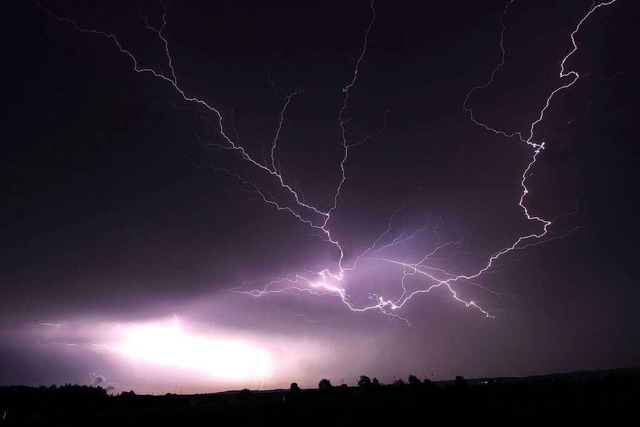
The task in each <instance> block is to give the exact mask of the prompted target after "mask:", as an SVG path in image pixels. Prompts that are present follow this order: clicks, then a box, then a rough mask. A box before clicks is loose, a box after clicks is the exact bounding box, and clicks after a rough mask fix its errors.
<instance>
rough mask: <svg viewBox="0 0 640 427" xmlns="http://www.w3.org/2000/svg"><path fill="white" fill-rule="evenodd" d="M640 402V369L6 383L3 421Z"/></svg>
mask: <svg viewBox="0 0 640 427" xmlns="http://www.w3.org/2000/svg"><path fill="white" fill-rule="evenodd" d="M638 402H640V369H625V370H614V371H597V372H575V373H569V374H556V375H547V376H539V377H528V378H495V379H476V380H469V381H467V380H464V379H463V378H462V377H458V378H457V379H456V381H449V382H437V383H433V382H431V381H429V380H424V381H420V380H417V378H415V377H413V378H410V379H409V381H407V382H404V381H403V380H399V381H396V383H394V384H391V385H375V384H368V385H365V386H358V387H349V386H346V385H342V386H338V387H329V388H324V389H320V388H319V389H317V390H299V391H298V392H293V391H290V390H271V391H250V390H247V389H244V390H241V391H236V392H226V393H215V394H196V395H175V394H166V395H164V396H148V395H136V394H135V393H134V392H124V393H120V394H118V395H114V396H110V395H108V394H107V391H106V390H104V389H102V388H101V387H89V386H79V385H66V386H58V387H56V386H51V387H44V386H42V387H25V386H4V387H0V415H3V418H2V422H1V423H2V424H3V425H27V424H29V425H33V424H44V423H47V424H55V425H58V424H60V425H61V424H68V423H70V422H73V421H76V422H83V423H86V422H91V423H93V424H95V423H99V424H103V423H104V424H107V423H109V424H112V425H114V424H115V425H118V426H120V425H142V424H144V425H148V423H150V422H151V423H154V424H157V423H160V424H162V425H164V424H174V425H205V424H206V425H234V426H238V425H247V426H253V425H260V426H271V425H329V424H330V425H338V426H343V425H344V426H346V425H364V424H368V423H374V424H376V425H380V424H392V425H400V424H412V425H424V424H433V423H441V422H447V423H449V422H460V421H469V422H480V423H481V424H485V423H491V424H496V423H499V424H503V423H504V424H506V423H509V424H514V423H515V424H523V423H525V424H526V423H530V422H531V421H540V422H542V421H543V422H545V423H554V422H559V421H562V422H569V423H571V424H574V423H576V422H582V421H584V422H586V421H590V422H593V421H602V422H606V423H608V424H609V423H614V422H615V423H616V424H633V420H635V419H637V418H636V416H635V411H636V405H637V404H638Z"/></svg>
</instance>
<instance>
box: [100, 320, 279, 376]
mask: <svg viewBox="0 0 640 427" xmlns="http://www.w3.org/2000/svg"><path fill="white" fill-rule="evenodd" d="M113 347H114V349H115V350H116V351H117V352H120V353H122V354H124V355H125V356H127V357H128V358H130V359H132V360H134V361H139V362H143V363H145V364H151V365H157V366H163V367H169V368H173V369H179V370H185V371H192V372H196V373H198V374H201V375H206V376H209V377H215V378H222V379H230V380H247V379H254V378H262V379H264V378H265V377H266V376H268V375H269V374H270V373H271V370H272V361H271V358H270V356H269V354H268V353H267V352H266V351H264V350H261V349H259V348H257V347H254V346H251V345H249V344H246V343H244V342H242V341H239V340H232V339H213V338H209V337H206V336H202V335H196V334H192V333H190V332H188V331H185V330H183V329H182V328H181V327H180V325H179V323H178V321H177V319H174V321H173V323H172V324H171V325H167V324H163V323H155V322H153V323H149V324H144V325H132V326H130V327H126V329H125V332H124V340H123V341H122V342H121V343H118V344H115V345H114V346H113Z"/></svg>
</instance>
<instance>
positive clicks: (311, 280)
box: [36, 0, 615, 323]
mask: <svg viewBox="0 0 640 427" xmlns="http://www.w3.org/2000/svg"><path fill="white" fill-rule="evenodd" d="M514 1H515V0H509V1H508V2H507V4H506V6H505V8H504V11H503V13H502V15H501V16H500V25H501V32H500V49H501V53H502V55H501V59H500V61H499V62H498V64H497V65H496V67H495V68H494V69H493V71H492V72H491V75H490V77H489V79H488V80H487V81H486V82H485V83H484V84H482V85H478V86H476V87H474V88H472V89H471V90H470V91H469V92H468V93H467V95H466V97H465V99H464V102H463V104H462V108H463V109H464V111H466V112H467V113H468V116H469V118H470V120H471V121H472V122H473V123H474V124H475V125H476V126H479V127H480V128H482V129H484V130H485V131H487V132H491V133H494V134H496V135H498V136H501V137H506V138H518V140H519V141H521V142H523V143H525V144H526V145H527V146H528V147H529V148H530V149H531V157H530V160H529V161H528V163H527V164H526V167H525V168H524V170H523V172H522V175H521V179H520V186H521V190H522V191H521V194H520V197H519V200H518V205H519V207H520V208H521V209H522V211H523V213H524V215H525V217H526V219H527V220H528V221H531V222H534V223H537V224H538V225H539V226H540V231H539V232H537V233H532V234H527V235H522V236H519V237H517V238H515V240H514V241H513V243H512V244H511V245H509V246H506V247H504V248H502V249H500V250H498V251H497V252H495V253H493V254H492V255H490V256H489V257H488V258H487V260H486V262H484V263H483V265H482V267H481V268H479V269H477V270H476V271H473V272H469V273H467V274H453V273H451V272H448V271H445V270H443V269H441V268H438V267H435V266H434V265H431V264H429V261H430V259H431V258H432V257H433V256H434V255H436V254H437V253H438V252H439V251H441V250H443V249H444V248H446V247H450V246H456V245H458V244H459V242H446V243H443V244H440V245H439V246H437V247H436V248H435V249H433V250H432V251H431V252H429V253H427V254H426V255H424V256H423V257H422V258H421V259H420V260H419V261H417V262H407V261H402V260H398V259H393V258H389V257H384V256H382V252H383V251H384V249H387V248H390V247H394V246H398V245H401V244H403V243H405V242H407V241H409V240H411V239H414V238H416V237H417V236H418V235H419V234H420V233H421V232H422V231H424V228H421V229H418V230H416V231H414V232H413V233H407V232H406V231H405V230H403V231H402V232H401V233H400V234H399V235H397V236H395V237H393V238H391V234H392V233H391V231H392V222H393V220H394V217H395V215H396V214H397V213H398V211H399V210H398V211H396V212H394V213H393V214H392V216H391V218H390V219H389V223H388V227H387V229H386V230H385V231H384V232H383V233H382V234H381V235H379V236H378V237H377V238H376V239H374V240H373V242H372V243H371V244H370V245H369V246H368V247H367V248H366V249H365V250H364V251H363V252H362V253H360V255H358V256H356V257H355V258H354V261H352V262H351V263H350V264H348V265H347V263H346V261H345V252H344V250H343V246H342V245H341V244H340V242H339V241H338V239H337V238H335V237H334V236H333V235H332V233H331V228H330V225H331V224H330V223H331V219H332V215H333V214H334V213H335V211H336V209H337V208H338V205H339V200H340V197H341V192H342V190H343V187H344V185H345V183H346V181H347V165H348V162H349V156H350V154H351V153H350V152H351V149H352V148H354V147H356V146H358V145H361V144H363V143H365V142H366V141H367V140H369V139H371V138H374V137H376V136H377V135H378V134H379V133H380V132H382V131H383V130H384V125H383V126H382V128H381V129H379V130H378V131H376V132H374V133H372V134H370V135H368V136H367V137H365V138H363V139H362V140H360V141H349V138H348V137H347V127H348V121H349V120H348V119H347V118H345V112H346V110H347V108H348V105H349V100H350V96H351V90H352V89H353V88H354V87H355V86H356V85H357V84H358V75H359V73H360V71H361V70H360V69H361V66H362V62H363V60H364V58H365V57H366V55H367V48H368V44H369V37H370V34H371V31H372V29H373V27H374V25H375V21H376V8H375V0H372V1H371V3H370V5H369V6H370V13H371V18H370V21H369V23H368V26H367V27H366V30H365V32H364V38H363V42H362V49H361V51H360V54H359V56H358V58H357V60H356V62H355V66H354V68H353V72H352V75H351V78H350V80H349V81H348V83H347V84H346V85H345V86H344V87H343V88H342V93H343V100H342V105H341V108H340V109H339V111H338V115H337V122H338V123H337V124H338V127H339V130H340V143H341V145H342V157H341V160H340V163H339V171H340V172H339V176H338V183H337V185H336V187H335V191H334V193H333V197H332V203H331V206H330V207H329V208H328V209H323V208H322V207H320V206H316V205H313V204H310V203H307V202H306V201H305V198H304V196H303V194H302V193H301V191H300V190H297V189H296V188H295V186H294V185H292V184H290V183H289V182H288V180H287V179H286V178H285V177H284V175H283V172H282V168H281V167H280V166H279V164H278V158H277V151H278V140H279V136H280V133H281V130H282V128H283V124H284V119H285V114H286V111H287V109H288V108H290V106H291V104H292V102H293V100H294V98H295V97H296V96H298V95H300V94H301V93H302V91H301V90H296V91H294V92H292V93H290V94H288V95H287V96H285V97H284V98H282V100H283V101H284V102H283V104H282V107H281V110H280V114H279V120H278V122H277V127H276V130H275V132H274V136H273V138H272V139H271V148H270V151H269V158H268V159H267V158H263V159H262V160H260V159H256V158H255V157H252V156H251V155H250V154H249V152H248V151H247V150H246V149H245V148H244V147H243V146H242V145H241V144H240V142H239V140H238V138H237V134H236V137H235V138H234V137H233V136H232V135H231V134H230V133H229V132H228V130H227V125H226V121H225V120H224V119H223V115H222V113H221V111H220V110H219V109H217V108H216V107H215V106H212V105H210V104H209V103H208V102H207V101H205V100H203V99H202V98H199V97H197V96H194V95H191V94H188V93H187V92H186V90H185V89H184V88H183V87H182V86H181V85H180V84H179V82H178V78H177V73H176V70H175V67H174V61H173V59H172V56H171V52H170V43H169V40H168V39H167V38H166V36H165V33H164V30H165V28H166V26H167V11H166V8H165V6H164V5H162V7H163V15H162V24H161V26H159V27H154V26H153V25H151V24H150V23H149V22H148V20H147V19H146V18H143V19H144V25H145V29H147V30H149V31H151V32H153V33H154V34H155V36H156V37H157V38H158V39H159V40H160V42H161V43H162V44H163V47H164V55H165V56H166V58H165V59H166V62H167V67H168V70H169V73H168V74H166V73H165V72H163V71H161V70H159V69H154V68H148V67H144V66H142V65H140V62H139V60H138V58H137V57H136V56H135V55H134V53H133V52H132V51H131V50H129V49H127V48H126V47H125V46H124V45H123V44H122V43H121V42H120V40H119V39H118V37H117V36H116V35H115V34H113V33H109V32H105V31H101V30H95V29H86V28H83V27H81V26H80V25H79V24H77V23H76V22H75V21H73V20H71V19H68V18H64V17H60V16H58V15H56V14H55V13H54V12H52V11H50V10H49V9H47V8H45V7H44V6H43V5H41V4H40V3H37V2H36V4H37V5H38V6H39V7H40V8H41V9H42V10H43V11H45V12H46V13H48V14H49V15H50V16H51V17H52V18H54V19H55V20H56V21H58V22H60V23H65V24H68V25H71V26H72V27H73V28H75V30H77V31H79V32H81V33H86V34H91V35H96V36H101V37H105V38H107V39H109V40H110V41H111V42H112V43H113V44H114V45H115V47H116V48H117V49H118V50H119V51H120V53H122V54H123V55H125V56H127V57H128V59H129V60H130V62H131V64H132V68H133V70H134V71H135V72H136V73H141V74H149V75H151V76H153V77H154V78H157V79H160V80H162V81H164V82H165V83H166V84H168V85H169V86H170V87H172V88H173V89H174V90H175V91H176V93H177V94H178V95H179V96H180V97H181V98H182V99H183V100H184V101H185V102H188V103H192V104H195V105H196V106H199V107H201V108H203V109H204V112H205V113H204V114H205V116H204V118H205V119H206V120H209V119H210V118H211V119H213V122H214V123H215V127H216V130H217V132H218V133H219V135H220V136H221V137H222V139H223V144H224V145H222V147H221V148H226V149H229V150H234V151H236V152H238V153H239V154H240V156H241V157H242V159H244V161H245V162H247V163H248V165H249V166H251V167H253V168H255V170H256V172H259V173H262V174H264V175H265V178H266V179H270V180H272V181H274V183H275V184H276V185H277V186H278V187H279V190H281V191H282V192H283V193H285V194H286V195H287V197H289V198H290V201H288V202H287V201H283V200H281V198H279V197H277V196H276V195H274V194H273V193H271V192H269V191H268V190H267V189H265V188H263V187H261V186H259V185H257V184H255V183H253V182H250V181H249V180H247V179H245V178H243V177H242V176H241V175H239V174H237V173H236V172H233V171H230V170H227V169H224V168H215V169H216V170H220V171H224V172H227V173H229V174H231V175H232V176H234V177H236V178H237V179H239V180H240V182H242V183H243V184H245V185H247V186H249V187H250V188H252V189H253V191H255V193H256V194H257V195H258V196H259V198H260V199H261V200H262V201H263V202H264V203H266V204H268V205H271V206H273V207H274V208H276V209H277V210H278V211H282V212H286V213H288V214H290V215H291V216H292V217H293V218H295V219H296V220H298V221H300V222H301V223H303V224H305V225H306V226H308V227H310V228H311V229H313V230H315V231H316V232H317V233H318V234H319V235H320V236H321V237H322V238H323V239H324V240H325V241H326V242H327V243H328V244H329V245H331V247H333V248H334V249H335V250H336V251H337V254H338V260H337V263H336V265H335V266H334V267H333V268H325V269H322V270H321V271H315V272H314V271H305V272H303V273H297V274H294V275H292V276H288V277H284V278H281V279H278V280H274V281H272V282H270V283H268V284H267V285H266V286H264V287H263V288H261V289H253V290H248V291H247V290H239V291H238V292H241V293H243V294H246V295H250V296H253V297H263V296H265V295H270V294H280V293H287V292H291V291H298V292H303V293H309V294H312V295H329V296H333V297H337V298H339V299H340V300H341V302H342V303H343V304H344V305H345V306H346V307H347V308H348V309H349V310H351V311H354V312H365V311H371V310H377V311H380V312H382V313H383V314H385V315H387V316H391V317H395V318H399V319H401V320H404V321H406V322H407V323H409V322H408V321H407V320H406V319H404V318H402V317H400V316H399V315H398V314H397V313H396V312H395V311H396V310H398V309H400V308H401V307H403V306H404V305H405V304H406V303H407V302H408V301H409V300H411V299H412V298H413V297H415V296H417V295H420V294H424V293H429V292H431V291H432V290H434V289H436V288H444V289H445V290H447V291H448V292H449V293H450V295H451V297H452V298H453V299H454V300H456V301H458V302H460V303H462V304H464V305H466V306H467V307H472V308H474V309H476V310H478V311H480V312H481V313H482V314H483V315H484V316H486V317H492V315H491V314H490V312H489V311H488V310H486V309H484V308H483V307H481V305H479V304H478V303H476V302H475V301H472V300H465V299H463V298H462V297H460V296H459V293H458V292H457V291H456V289H455V287H454V285H455V284H458V283H468V284H471V285H476V286H479V285H477V284H476V283H474V282H473V281H474V279H477V278H479V277H480V276H482V275H483V274H485V273H486V272H487V271H488V270H490V269H491V268H492V267H494V264H495V263H496V261H497V260H498V259H500V258H503V257H504V256H505V255H507V254H508V253H510V252H513V251H516V250H521V249H525V248H528V247H531V246H535V245H537V244H541V243H546V242H548V241H551V240H554V239H557V238H561V237H564V236H566V235H567V234H570V233H571V232H569V233H564V234H563V233H561V234H559V235H556V236H552V235H551V234H550V233H549V228H550V227H551V224H552V221H551V220H549V219H545V218H542V217H541V216H538V215H536V214H533V213H532V211H531V209H530V207H529V206H528V205H527V204H526V198H527V195H528V193H529V191H530V190H529V187H528V186H527V179H528V178H529V176H530V174H531V171H532V169H533V168H534V166H535V164H536V162H537V161H538V158H539V155H540V153H541V152H542V151H543V150H544V148H545V142H544V141H542V142H538V141H536V140H535V133H536V128H537V126H538V125H539V124H540V123H541V122H542V121H543V120H544V118H545V113H546V112H547V110H548V108H549V106H550V105H551V102H552V101H553V99H554V98H555V97H556V96H557V95H558V94H559V93H560V92H562V91H564V90H566V89H568V88H570V87H571V86H573V85H574V84H575V83H576V82H577V81H578V79H579V78H580V75H579V74H578V72H577V71H574V70H568V69H567V68H566V64H567V61H568V60H569V58H570V57H571V56H572V55H573V54H574V53H575V52H576V51H577V50H578V44H577V41H576V36H577V34H578V32H579V31H580V29H581V26H582V24H583V23H584V22H585V21H586V20H587V19H588V18H589V17H590V16H591V15H592V14H593V13H594V12H596V11H597V10H598V9H599V8H601V7H605V6H609V5H611V4H613V3H615V0H609V1H605V2H601V3H594V4H593V5H592V6H591V8H590V9H589V11H588V12H587V13H586V14H584V16H583V17H582V19H580V21H579V22H578V23H577V25H576V26H575V27H574V29H573V31H572V32H571V33H570V35H569V38H570V41H571V47H572V48H571V50H570V51H569V52H568V53H567V54H566V55H565V56H564V58H562V61H561V62H560V73H559V79H560V80H562V81H565V83H562V84H560V86H558V87H556V88H555V89H553V90H552V91H551V92H550V93H549V95H548V96H547V98H546V101H545V103H544V105H543V106H542V108H541V109H540V110H539V113H538V114H537V116H536V118H535V120H534V121H533V122H531V123H530V125H529V127H528V130H527V131H526V132H521V131H516V132H512V133H509V132H505V131H503V130H501V129H499V128H498V127H494V126H492V125H490V124H487V123H485V122H483V121H480V120H478V119H477V118H476V115H475V114H474V111H473V109H472V108H471V107H470V106H469V103H470V98H471V97H472V95H473V94H474V93H475V92H476V91H479V90H483V89H487V88H488V87H489V86H490V85H491V84H492V83H493V81H494V78H495V76H496V75H497V74H498V72H499V71H500V69H501V68H502V66H503V65H504V63H505V55H506V50H505V47H504V37H505V32H506V26H505V23H504V18H505V16H506V15H507V13H508V11H509V7H510V6H511V5H512V4H513V2H514ZM567 79H568V81H566V80H567ZM269 81H270V83H271V84H272V86H274V90H275V89H276V88H275V85H274V84H273V81H272V80H271V78H270V77H269ZM276 93H277V90H276ZM210 122H211V121H210ZM230 126H231V128H233V123H231V125H230ZM211 145H212V146H213V145H217V144H211ZM365 259H367V260H371V261H377V262H382V263H386V264H389V265H391V266H396V267H400V268H401V269H402V276H401V277H400V279H399V284H400V288H401V291H402V292H401V294H400V296H399V297H397V298H389V297H384V296H380V295H375V294H372V295H370V303H369V304H365V305H360V304H359V303H358V304H356V303H355V302H353V301H352V299H351V298H350V297H349V294H348V293H347V288H346V287H345V276H346V274H347V273H349V272H351V271H353V270H355V269H356V268H358V266H359V264H360V262H361V261H363V260H365ZM409 277H420V278H422V279H423V280H424V282H423V283H424V285H423V287H421V288H420V289H417V290H408V288H407V287H406V286H405V281H406V279H407V278H409Z"/></svg>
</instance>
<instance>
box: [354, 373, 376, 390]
mask: <svg viewBox="0 0 640 427" xmlns="http://www.w3.org/2000/svg"><path fill="white" fill-rule="evenodd" d="M376 381H377V380H376ZM358 387H362V388H368V387H371V378H369V377H368V376H366V375H360V379H359V380H358Z"/></svg>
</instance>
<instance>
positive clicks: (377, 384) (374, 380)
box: [371, 377, 380, 387]
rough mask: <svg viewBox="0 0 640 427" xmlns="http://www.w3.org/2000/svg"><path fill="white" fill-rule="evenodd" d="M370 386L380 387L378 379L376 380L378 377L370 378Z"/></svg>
mask: <svg viewBox="0 0 640 427" xmlns="http://www.w3.org/2000/svg"><path fill="white" fill-rule="evenodd" d="M371 386H372V387H380V381H378V379H377V378H376V377H373V380H371Z"/></svg>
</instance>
